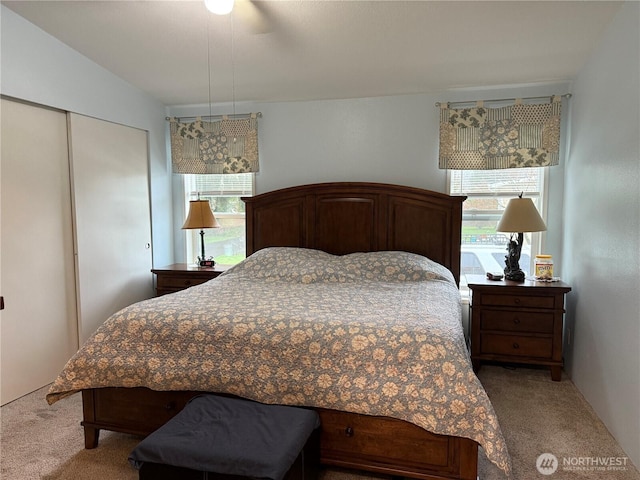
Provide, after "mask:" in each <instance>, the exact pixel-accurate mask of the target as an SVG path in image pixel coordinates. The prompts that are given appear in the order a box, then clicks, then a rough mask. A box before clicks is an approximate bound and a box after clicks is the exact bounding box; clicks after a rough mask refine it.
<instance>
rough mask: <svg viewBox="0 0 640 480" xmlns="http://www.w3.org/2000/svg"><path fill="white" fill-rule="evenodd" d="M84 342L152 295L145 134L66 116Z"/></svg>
mask: <svg viewBox="0 0 640 480" xmlns="http://www.w3.org/2000/svg"><path fill="white" fill-rule="evenodd" d="M69 130H70V150H71V151H70V158H71V170H72V179H73V180H72V192H73V208H74V219H75V231H76V235H75V236H76V262H77V266H76V268H77V290H78V317H79V324H78V325H79V336H80V344H82V343H84V342H85V341H86V340H87V338H88V337H89V336H90V335H91V334H93V333H94V332H95V330H96V329H97V328H98V327H99V326H100V325H101V324H102V323H103V322H104V321H105V320H106V319H107V318H108V317H109V315H111V314H112V313H114V312H116V311H117V310H119V309H121V308H123V307H125V306H127V305H130V304H132V303H135V302H137V301H139V300H143V299H146V298H150V297H152V296H153V278H152V274H151V266H152V260H151V217H150V208H149V181H148V154H147V152H148V147H147V132H145V131H143V130H138V129H135V128H130V127H126V126H123V125H118V124H115V123H110V122H106V121H103V120H98V119H95V118H91V117H86V116H82V115H77V114H73V113H70V114H69Z"/></svg>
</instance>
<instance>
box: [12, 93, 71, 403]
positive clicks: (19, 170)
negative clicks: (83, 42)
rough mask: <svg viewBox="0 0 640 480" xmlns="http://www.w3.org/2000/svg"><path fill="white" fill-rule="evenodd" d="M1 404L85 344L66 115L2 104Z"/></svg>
mask: <svg viewBox="0 0 640 480" xmlns="http://www.w3.org/2000/svg"><path fill="white" fill-rule="evenodd" d="M1 108H2V130H1V132H2V133H1V138H2V141H1V143H2V151H1V160H2V165H1V187H0V188H1V190H0V191H1V206H2V208H1V210H2V211H1V213H0V215H1V217H0V219H1V235H0V252H1V261H0V264H1V275H0V288H1V292H0V293H1V295H2V296H3V297H4V300H5V308H4V310H2V312H1V313H0V325H1V332H0V338H1V339H2V345H1V349H0V350H1V353H2V354H1V360H0V378H1V379H2V385H1V388H0V390H1V392H2V395H1V397H2V398H1V402H0V403H1V404H3V405H4V404H5V403H7V402H10V401H12V400H15V399H16V398H19V397H21V396H22V395H25V394H27V393H30V392H32V391H33V390H36V389H38V388H40V387H42V386H44V385H46V384H48V383H50V382H52V381H53V380H54V378H55V377H56V376H57V375H58V373H59V372H60V370H62V368H63V367H64V364H65V363H66V361H67V360H68V359H69V358H70V357H71V355H73V354H74V353H75V352H76V350H77V347H78V336H77V324H76V297H75V277H74V260H73V231H72V220H71V193H70V184H69V160H68V151H67V119H66V114H65V113H64V112H60V111H56V110H51V109H47V108H42V107H37V106H33V105H27V104H23V103H19V102H15V101H11V100H6V99H2V106H1Z"/></svg>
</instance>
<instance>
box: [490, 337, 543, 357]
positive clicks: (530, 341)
mask: <svg viewBox="0 0 640 480" xmlns="http://www.w3.org/2000/svg"><path fill="white" fill-rule="evenodd" d="M480 349H481V352H482V353H483V354H495V355H510V356H517V357H539V358H551V355H552V353H553V339H551V338H543V337H522V336H518V335H498V334H491V333H483V334H482V340H481V346H480Z"/></svg>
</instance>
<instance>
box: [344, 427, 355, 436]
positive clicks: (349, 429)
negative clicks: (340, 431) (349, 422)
mask: <svg viewBox="0 0 640 480" xmlns="http://www.w3.org/2000/svg"><path fill="white" fill-rule="evenodd" d="M344 434H345V435H346V436H347V437H353V434H354V431H353V428H352V427H347V428H345V429H344Z"/></svg>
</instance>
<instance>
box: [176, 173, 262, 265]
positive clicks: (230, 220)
mask: <svg viewBox="0 0 640 480" xmlns="http://www.w3.org/2000/svg"><path fill="white" fill-rule="evenodd" d="M184 191H185V217H186V213H187V212H188V211H189V200H195V199H197V198H198V194H199V195H200V199H201V200H209V203H210V205H211V209H212V210H213V214H214V215H215V217H216V219H217V220H218V223H220V228H207V229H205V236H204V239H205V251H206V256H207V258H209V257H213V259H214V260H215V261H216V264H220V265H235V264H236V263H239V262H240V261H242V260H243V259H244V258H245V256H246V245H245V243H246V236H245V225H246V222H245V205H244V202H243V201H242V200H241V199H240V197H249V196H252V195H253V191H254V174H252V173H237V174H224V175H223V174H220V175H217V174H207V175H193V174H192V175H184ZM185 235H187V242H186V246H187V259H195V258H196V257H197V256H198V255H199V252H200V230H185ZM189 261H190V260H188V262H189Z"/></svg>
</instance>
